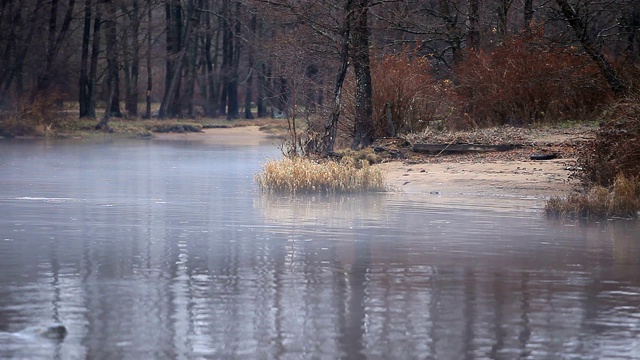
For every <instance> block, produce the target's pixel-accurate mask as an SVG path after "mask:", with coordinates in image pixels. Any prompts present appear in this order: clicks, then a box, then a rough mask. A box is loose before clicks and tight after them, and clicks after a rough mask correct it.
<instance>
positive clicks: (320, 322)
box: [0, 141, 640, 359]
mask: <svg viewBox="0 0 640 360" xmlns="http://www.w3.org/2000/svg"><path fill="white" fill-rule="evenodd" d="M276 155H277V152H276V151H273V150H271V149H269V148H264V147H254V148H251V147H250V148H249V149H244V150H242V151H238V150H237V149H234V148H231V147H217V146H214V145H207V144H198V145H194V144H188V143H187V144H183V143H175V142H168V143H158V142H115V143H105V144H91V145H90V144H78V143H70V142H53V143H42V144H41V143H27V144H25V143H20V142H13V141H7V142H2V143H0V211H1V212H2V216H1V217H0V284H2V286H0V358H12V357H13V358H58V359H76V358H122V359H127V358H132V359H138V358H159V359H160V358H350V359H358V358H385V359H386V358H397V359H401V358H430V359H482V358H492V359H515V358H532V359H546V358H581V359H585V358H586V359H589V358H592V359H604V358H621V359H625V358H627V359H632V358H640V355H639V354H640V341H639V340H638V339H639V338H640V316H639V315H638V314H640V311H639V310H640V271H638V270H640V266H639V265H640V241H638V240H639V239H638V235H637V234H638V233H639V232H638V230H639V226H638V225H637V224H635V223H629V222H623V223H603V224H595V225H581V224H574V223H569V224H567V223H561V222H557V223H555V222H547V221H544V220H542V219H540V218H538V217H537V215H536V214H532V213H530V212H518V213H515V214H510V213H508V212H505V211H504V209H502V208H501V209H500V211H491V210H487V208H488V207H489V206H485V207H484V208H485V210H482V211H478V210H475V209H473V208H465V209H463V210H461V209H456V208H451V207H447V206H441V205H437V206H436V205H429V204H430V203H429V197H425V198H423V199H416V198H415V196H416V195H415V194H414V195H412V196H413V198H411V199H409V198H405V196H402V195H400V196H399V195H381V194H370V195H362V196H352V197H337V198H325V197H315V198H314V197H295V198H287V197H274V196H266V195H263V194H260V193H259V192H258V190H257V189H256V187H255V184H254V183H253V179H252V178H253V173H255V172H256V171H258V167H259V163H260V161H262V160H263V159H264V158H265V157H267V156H271V157H273V156H276ZM491 201H494V202H495V201H499V200H495V199H492V200H491ZM497 207H498V208H500V204H498V205H497ZM57 322H60V323H63V324H65V325H66V326H67V329H68V331H69V333H68V335H67V337H66V338H65V339H64V341H62V342H57V341H51V340H50V339H46V338H43V337H42V336H39V330H38V329H40V328H42V327H43V326H47V325H49V324H52V323H57Z"/></svg>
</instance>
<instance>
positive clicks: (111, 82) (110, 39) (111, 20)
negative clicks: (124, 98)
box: [96, 0, 119, 130]
mask: <svg viewBox="0 0 640 360" xmlns="http://www.w3.org/2000/svg"><path fill="white" fill-rule="evenodd" d="M105 6H106V10H107V20H106V21H105V25H106V26H107V36H106V43H107V47H106V53H107V54H106V56H107V89H108V92H109V97H108V98H107V104H106V108H105V109H104V116H103V117H102V120H100V122H99V123H98V124H97V125H96V129H102V130H109V119H110V118H111V116H113V115H115V114H117V113H114V112H113V103H114V101H116V100H117V99H116V91H117V84H116V82H117V78H118V57H117V55H116V35H117V33H116V23H115V22H116V5H115V4H114V3H113V0H108V1H106V2H105ZM118 110H119V109H118Z"/></svg>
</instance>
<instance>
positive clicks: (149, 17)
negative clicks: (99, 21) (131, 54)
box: [144, 0, 153, 119]
mask: <svg viewBox="0 0 640 360" xmlns="http://www.w3.org/2000/svg"><path fill="white" fill-rule="evenodd" d="M152 1H153V0H147V91H146V100H147V107H146V109H145V114H144V117H145V118H146V119H151V90H152V89H153V76H152V75H153V73H152V72H151V45H152V44H153V41H152V38H151V30H152V28H151V24H152V20H153V16H152V13H153V12H152V11H151V10H152V9H151V2H152Z"/></svg>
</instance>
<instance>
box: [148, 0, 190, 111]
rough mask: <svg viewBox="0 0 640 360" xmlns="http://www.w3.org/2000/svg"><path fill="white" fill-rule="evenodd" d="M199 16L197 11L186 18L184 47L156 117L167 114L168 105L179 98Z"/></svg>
mask: <svg viewBox="0 0 640 360" xmlns="http://www.w3.org/2000/svg"><path fill="white" fill-rule="evenodd" d="M199 15H200V12H199V11H198V12H195V14H192V16H191V17H188V18H187V25H186V32H185V37H184V39H185V41H184V46H183V47H182V51H181V52H180V54H179V57H178V59H177V60H176V62H175V67H174V69H173V76H172V77H171V80H170V82H169V85H168V87H167V89H166V91H165V96H164V97H163V98H162V104H160V111H159V115H158V116H159V117H160V118H164V117H165V116H166V115H167V114H168V112H167V109H168V107H169V105H170V104H173V103H175V100H176V99H177V98H178V97H179V91H178V89H179V87H180V83H181V79H182V70H183V68H184V66H185V64H186V58H187V52H188V49H189V44H190V42H191V40H192V37H193V34H194V31H195V29H196V27H197V24H198V21H199ZM174 115H175V114H174Z"/></svg>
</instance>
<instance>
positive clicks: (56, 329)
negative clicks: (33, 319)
mask: <svg viewBox="0 0 640 360" xmlns="http://www.w3.org/2000/svg"><path fill="white" fill-rule="evenodd" d="M40 335H42V336H43V337H46V338H47V339H51V340H64V338H65V336H67V328H66V327H65V326H64V325H52V326H49V327H47V328H44V329H42V330H41V331H40Z"/></svg>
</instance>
